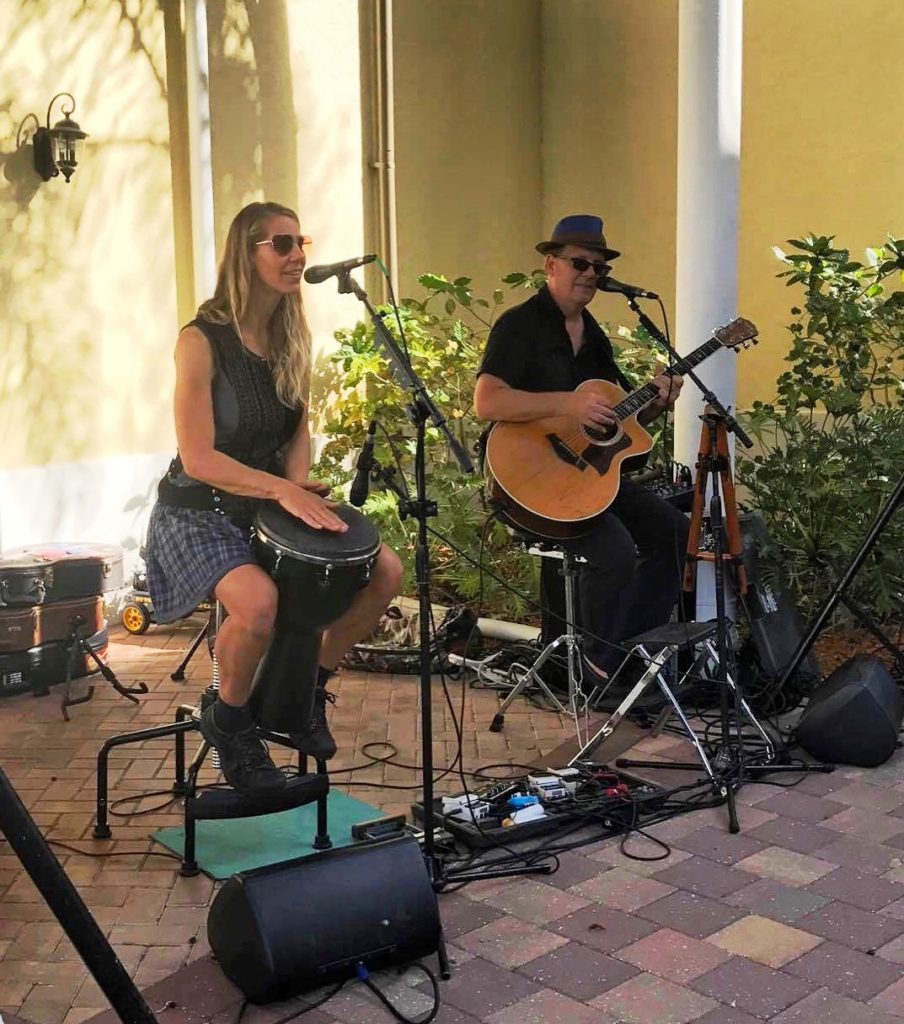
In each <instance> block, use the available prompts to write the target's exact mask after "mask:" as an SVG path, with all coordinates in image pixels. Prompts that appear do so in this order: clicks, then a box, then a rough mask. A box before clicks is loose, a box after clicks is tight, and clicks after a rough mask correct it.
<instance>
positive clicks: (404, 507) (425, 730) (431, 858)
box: [338, 270, 550, 978]
mask: <svg viewBox="0 0 904 1024" xmlns="http://www.w3.org/2000/svg"><path fill="white" fill-rule="evenodd" d="M338 285H339V291H340V293H345V292H351V293H353V294H354V295H356V296H357V298H358V299H360V300H361V302H362V303H363V304H364V307H365V308H366V310H367V313H368V315H369V317H370V320H371V323H372V324H373V326H374V330H375V337H376V341H377V343H378V345H379V346H380V347H381V348H382V349H383V351H384V354H385V356H386V358H387V360H388V362H389V365H390V368H391V370H392V373H393V376H394V377H395V379H396V381H397V383H398V384H399V385H400V386H401V387H402V388H404V389H405V390H407V391H409V392H410V393H411V397H412V401H411V405H410V406H409V408H408V415H409V417H410V418H411V421H412V423H413V424H414V425H415V427H416V430H417V441H416V446H415V463H414V476H415V487H416V493H415V496H414V498H412V497H411V495H410V494H409V492H408V490H407V487H406V486H405V484H404V481H403V480H401V481H400V480H399V479H397V478H396V474H395V471H394V469H393V468H391V467H390V468H387V469H385V470H384V469H383V468H382V467H380V466H379V465H378V464H377V463H374V468H373V475H374V476H375V478H376V479H380V480H382V481H383V482H384V483H385V485H386V486H387V487H388V488H389V489H390V490H392V491H393V493H394V494H395V495H396V497H397V498H398V501H399V515H400V517H401V518H402V519H406V518H408V517H409V516H410V517H411V518H413V519H416V520H417V524H418V530H417V545H416V556H415V569H416V572H415V575H416V579H417V593H418V611H419V626H420V648H421V650H420V699H421V743H422V766H423V767H422V771H423V819H422V822H421V824H422V827H423V830H424V858H425V860H426V863H427V870H428V872H429V874H430V878H431V881H432V884H433V888H434V889H435V890H436V891H437V892H440V891H442V890H443V889H444V888H445V887H446V886H447V885H451V884H458V883H463V882H471V881H480V880H482V879H487V878H505V877H508V876H510V875H520V874H529V873H543V874H548V873H549V871H550V868H549V866H548V865H542V866H537V867H534V866H529V865H524V866H523V867H507V868H493V867H487V868H483V869H477V870H474V871H447V870H446V869H445V868H444V866H443V864H442V863H441V861H440V860H439V859H438V858H437V856H436V847H435V834H434V833H435V829H436V825H435V813H436V812H435V808H434V797H433V707H432V685H431V673H430V668H431V664H430V661H431V659H430V649H431V638H430V622H431V606H430V554H429V549H428V547H427V520H428V518H429V517H430V516H435V515H436V514H437V508H436V502H435V501H431V500H429V499H428V498H427V493H426V486H427V473H426V460H425V446H424V439H425V430H426V424H427V420H428V419H429V420H431V422H432V423H433V424H434V426H435V427H437V428H438V429H439V430H440V431H441V432H442V433H443V435H444V436H445V438H446V442H447V444H448V445H449V448H450V450H451V452H452V454H453V456H454V458H455V460H456V461H457V463H458V465H459V467H460V468H461V470H462V472H464V473H467V474H472V473H473V472H474V466H473V465H472V463H471V460H470V458H469V457H468V454H467V452H466V451H465V450H464V448H463V447H462V445H461V443H460V442H459V440H458V439H457V438H456V437H455V436H454V435H453V434H452V432H451V431H450V429H449V425H448V424H447V423H446V420H445V418H444V417H443V415H442V413H441V412H440V410H439V409H438V408H437V406H436V404H435V403H434V401H433V399H432V398H431V397H430V394H429V393H428V391H427V388H426V386H425V385H424V382H423V381H422V380H421V379H420V377H419V376H418V375H417V373H416V372H415V370H414V368H413V367H412V366H411V363H410V361H409V359H408V356H407V355H406V353H404V352H403V351H402V349H401V348H400V347H399V345H398V344H397V342H396V340H395V339H394V338H393V336H392V335H391V334H390V332H389V330H388V328H387V327H386V324H385V323H384V322H383V318H382V317H381V316H380V315H379V314H378V313H377V312H376V310H375V309H374V308H373V306H372V305H371V303H370V301H369V299H368V297H367V293H366V292H365V291H364V289H363V288H362V287H361V286H360V285H359V284H358V282H357V281H355V280H354V278H353V277H352V276H351V272H350V270H346V271H342V272H340V273H339V275H338ZM440 970H441V972H442V975H443V977H445V978H448V977H450V972H449V964H448V960H447V959H446V956H445V950H444V949H443V948H442V947H441V949H440Z"/></svg>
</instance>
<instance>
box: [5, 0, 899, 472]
mask: <svg viewBox="0 0 904 1024" xmlns="http://www.w3.org/2000/svg"><path fill="white" fill-rule="evenodd" d="M393 7H394V12H393V20H394V26H395V36H394V40H393V46H392V55H393V58H394V64H395V107H394V113H395V120H396V150H395V156H396V190H397V203H398V240H399V262H400V271H401V281H402V291H403V293H408V292H410V291H411V290H412V289H413V288H414V279H415V277H416V275H417V274H419V273H421V272H422V271H424V270H427V269H430V270H435V271H440V272H444V273H447V274H450V275H453V276H455V275H458V274H469V275H471V276H474V277H475V278H476V283H477V285H478V287H480V288H481V289H484V290H485V289H486V288H487V287H489V286H491V285H492V284H493V283H494V282H495V280H496V279H497V278H498V276H499V275H500V274H504V273H506V272H507V271H509V270H511V269H513V268H516V267H517V268H521V269H529V268H530V267H531V266H533V265H536V264H537V263H538V262H539V260H538V258H537V256H536V254H535V253H534V251H533V245H534V243H535V242H536V241H537V240H538V239H539V238H540V237H541V236H543V235H545V234H546V232H547V231H548V230H549V228H550V227H551V226H552V223H553V222H554V220H555V219H557V218H558V217H559V216H560V215H561V214H563V213H566V212H576V211H579V210H581V211H583V210H587V211H590V210H595V211H598V212H600V213H601V214H602V215H603V216H604V218H605V220H606V224H607V231H608V234H609V236H610V241H611V242H612V243H613V244H615V245H616V246H617V247H618V248H621V249H622V250H623V252H624V254H625V255H624V257H623V259H622V260H621V261H620V263H619V264H618V272H619V276H620V277H623V278H624V279H626V280H630V281H637V282H638V283H643V284H647V285H649V286H651V287H653V288H655V289H656V290H657V291H659V292H661V293H662V294H663V296H664V298H665V299H666V303H667V306H668V308H669V310H670V312H671V310H672V305H673V299H674V294H673V293H674V261H675V248H674V246H675V242H674V239H675V148H676V147H675V140H676V127H677V126H676V101H675V95H676V69H677V45H678V39H677V0H632V3H631V4H625V3H623V2H621V0H456V2H455V3H449V2H447V0H395V3H394V5H393ZM166 10H167V11H168V12H173V11H174V10H175V11H177V21H176V24H177V27H178V12H179V10H180V5H179V4H178V3H175V2H174V3H170V4H169V5H168V6H167V7H166ZM129 11H130V13H136V14H137V16H136V17H135V18H134V19H132V18H127V17H126V16H125V14H124V13H123V8H122V6H121V5H120V4H119V3H114V2H112V0H90V2H88V3H87V4H86V3H83V2H82V0H53V2H52V3H51V2H50V0H31V2H29V3H24V2H22V0H18V2H17V0H0V21H2V23H3V24H4V26H5V27H8V31H7V38H6V41H5V49H4V56H3V60H2V62H0V158H2V160H3V164H4V167H3V175H2V176H0V227H2V229H3V231H4V236H5V238H6V239H7V243H8V244H7V245H6V246H5V247H4V249H3V251H2V254H0V432H2V437H3V442H4V443H3V445H2V447H0V470H3V469H11V468H15V467H22V466H40V465H43V464H46V463H52V462H61V461H67V460H70V461H72V460H75V461H77V460H79V459H86V458H97V457H107V456H109V457H113V456H117V455H128V454H129V453H142V452H144V453H146V452H159V451H166V450H169V449H170V448H171V446H172V442H173V436H172V427H171V424H170V390H171V385H172V368H171V366H172V364H171V351H172V341H173V337H174V335H175V331H176V329H177V327H178V325H179V322H180V318H184V312H185V309H186V308H187V309H190V308H191V303H186V300H185V296H186V295H187V294H189V292H190V291H191V282H186V278H187V277H189V276H190V272H191V264H190V261H188V262H187V261H186V251H187V248H186V244H185V225H186V224H187V223H188V221H189V219H190V218H189V215H190V213H191V211H190V209H188V208H187V202H188V200H187V192H186V190H185V188H184V187H179V186H180V181H181V185H182V186H184V177H183V179H180V178H179V173H177V174H176V175H175V176H174V175H173V174H172V173H171V167H170V154H171V147H170V132H171V130H173V131H175V132H176V133H177V135H179V136H180V137H179V138H178V139H177V141H178V142H179V146H180V147H182V145H183V143H184V140H183V139H181V132H183V131H184V129H185V120H184V113H183V114H182V115H181V119H180V111H182V108H183V107H184V88H185V85H184V81H183V79H182V78H181V77H180V75H179V74H176V71H177V70H181V69H177V68H176V66H175V64H174V60H175V59H177V58H178V56H179V51H178V47H177V46H174V45H173V37H172V28H173V24H174V22H173V19H172V17H170V22H169V25H170V29H171V32H170V37H169V38H168V39H167V40H165V39H164V18H163V14H162V13H161V5H160V4H159V3H158V2H157V0H141V2H139V3H136V4H134V5H132V7H130V8H129ZM208 15H209V19H208V20H209V25H210V44H211V69H210V70H211V76H210V83H211V111H212V116H213V180H212V188H213V196H214V204H215V223H216V229H217V230H216V234H217V243H218V247H217V248H218V250H219V244H221V243H222V236H223V232H224V229H225V225H226V224H227V223H228V221H229V219H230V218H231V217H232V215H233V213H234V212H235V210H236V209H237V208H238V207H239V206H240V205H241V204H242V203H243V202H246V201H248V200H249V199H253V198H260V197H262V196H265V195H266V196H268V197H272V198H276V199H280V200H283V201H286V202H289V203H290V204H293V205H295V206H297V208H298V209H299V213H300V215H301V218H302V225H303V228H304V230H306V231H308V232H309V233H310V234H312V235H313V236H314V238H315V247H314V251H313V254H312V258H313V259H314V260H315V261H316V262H324V261H330V260H334V259H340V258H343V257H346V256H353V255H357V254H359V253H362V252H364V251H367V250H368V249H369V248H372V247H373V246H374V239H373V237H372V235H371V233H370V228H367V229H366V228H365V225H367V224H369V223H370V221H372V218H369V217H368V211H367V209H366V206H367V203H368V202H369V196H370V195H371V190H370V185H371V184H372V180H371V179H372V173H373V169H372V168H370V166H369V160H370V159H371V158H372V157H373V154H372V153H366V152H365V151H364V149H363V147H362V120H363V121H367V120H368V118H371V117H372V116H373V111H372V109H371V104H372V102H373V99H374V97H373V86H374V83H373V82H371V81H370V80H369V78H368V77H367V74H368V72H367V67H369V63H370V61H371V58H372V57H373V48H374V47H375V46H376V44H377V41H376V40H375V39H373V38H372V37H371V36H367V35H365V36H359V20H358V19H359V5H358V4H357V3H356V2H355V0H331V2H330V3H329V4H325V3H322V2H320V0H291V2H289V0H268V3H267V4H253V5H250V6H246V5H245V4H244V3H243V2H242V0H209V3H208ZM61 25H65V28H66V30H65V32H61V31H60V30H59V29H60V26H61ZM902 40H904V5H902V4H900V3H899V2H898V0H876V2H874V3H873V4H871V5H870V14H869V17H864V16H863V8H862V5H861V4H860V3H859V2H857V0H823V2H821V3H820V4H819V5H814V4H813V3H812V2H811V0H756V2H748V3H747V4H746V5H745V23H744V42H745V53H744V86H743V104H744V107H743V127H742V167H741V211H740V212H741V216H740V224H741V228H740V232H741V237H740V246H739V259H740V293H739V303H738V305H739V312H741V313H743V314H744V315H746V316H748V317H750V318H751V319H753V320H755V321H756V322H757V323H758V324H759V326H760V329H761V336H762V341H761V344H760V346H759V348H758V349H757V350H755V351H754V352H748V353H746V354H745V355H744V356H743V357H742V359H743V363H742V370H741V377H740V382H739V392H738V398H739V404H740V405H742V406H743V405H744V404H746V403H749V402H750V401H751V400H753V399H754V398H756V397H768V395H769V394H770V393H771V388H772V382H773V381H774V379H775V376H776V375H777V373H778V372H780V370H781V361H782V356H783V354H784V352H785V349H786V338H785V335H784V332H783V326H784V324H785V323H786V321H787V309H788V306H789V305H790V304H791V296H790V295H789V293H788V292H787V291H786V290H785V288H784V285H783V284H782V283H781V282H778V281H776V280H775V277H774V274H775V272H776V270H777V269H779V267H778V264H777V263H776V262H775V260H774V257H773V256H772V253H771V246H772V245H773V244H774V243H781V242H782V241H783V240H784V239H785V238H788V237H792V236H794V235H796V234H800V233H801V232H806V231H808V230H815V231H819V232H823V233H833V232H834V233H836V234H837V235H838V237H839V239H840V240H843V241H844V242H845V243H847V244H849V245H850V246H851V248H852V249H853V250H854V251H855V252H857V251H858V250H860V249H862V247H863V246H865V245H866V244H870V243H876V242H879V241H881V240H882V238H883V237H884V235H885V233H886V231H892V232H895V233H898V234H901V233H902V232H904V225H902V223H901V221H902V213H904V210H902V204H904V199H902V190H901V187H900V171H899V169H900V167H901V165H902V159H901V158H902V155H904V154H902V129H901V122H900V110H901V108H902V100H904V70H902V68H901V64H900V61H898V60H897V54H898V51H899V49H900V43H901V42H902ZM167 58H169V60H170V68H169V71H170V73H169V74H168V69H167ZM362 67H363V68H365V71H364V72H362V70H361V69H362ZM168 82H169V83H170V85H169V89H168V85H167V83H168ZM61 88H67V89H69V90H70V91H72V92H73V93H74V94H75V95H76V98H77V100H78V108H77V110H76V114H75V117H76V119H77V120H79V121H80V122H81V123H82V125H83V127H84V128H85V130H87V131H88V132H89V133H90V138H89V140H88V143H87V146H86V149H85V153H84V159H83V161H82V164H81V166H80V167H79V169H78V171H77V172H76V175H75V177H74V178H73V180H72V182H71V183H70V184H69V185H66V184H65V183H64V182H63V181H62V180H60V179H56V180H53V181H51V182H49V183H46V184H45V183H41V184H38V183H37V180H36V177H35V175H34V172H33V171H31V169H30V166H29V162H28V161H29V156H30V150H29V149H28V147H27V146H26V147H25V148H24V149H21V150H20V151H19V152H16V151H15V141H16V130H17V128H18V126H19V125H20V123H21V121H22V119H23V118H24V116H25V115H26V114H27V113H28V112H29V111H34V112H35V113H37V114H38V116H39V118H40V119H41V121H42V122H43V119H44V116H45V110H46V104H47V101H48V100H49V98H50V96H52V95H53V94H54V93H55V92H57V91H59V90H60V89H61ZM57 116H58V114H57V113H55V114H54V119H56V117H57ZM172 152H173V153H175V154H176V162H177V164H178V167H177V172H184V166H183V165H184V152H183V149H182V148H178V149H177V148H174V149H172ZM174 181H175V182H176V184H177V187H176V189H175V191H174ZM174 224H175V232H174ZM174 239H176V240H177V241H174ZM177 248H178V250H179V258H178V260H177V259H176V249H177ZM383 255H384V256H386V255H388V254H386V253H384V254H383ZM177 280H178V281H179V283H180V300H179V311H178V312H177V307H176V294H177V290H176V281H177ZM306 291H307V299H308V304H309V313H310V316H311V320H312V322H313V325H314V329H315V336H316V338H317V342H318V345H319V346H327V345H329V343H330V338H331V334H332V331H333V330H334V329H335V327H336V326H337V325H339V324H341V323H349V322H351V321H353V320H355V319H357V318H358V317H359V316H360V313H361V309H360V307H359V306H358V304H357V303H356V301H355V300H354V299H353V298H351V297H349V296H339V295H337V294H336V292H335V286H334V284H333V283H332V282H331V283H328V284H324V285H320V286H315V287H308V288H307V289H306ZM200 297H201V296H198V298H200ZM595 309H596V311H597V313H598V315H600V316H601V317H602V318H604V319H613V320H619V319H627V318H628V317H629V314H628V313H627V311H626V310H625V307H624V304H623V303H622V301H621V300H620V299H619V298H618V297H617V296H604V297H601V298H600V299H598V300H597V304H596V307H595Z"/></svg>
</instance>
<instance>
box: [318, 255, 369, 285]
mask: <svg viewBox="0 0 904 1024" xmlns="http://www.w3.org/2000/svg"><path fill="white" fill-rule="evenodd" d="M376 258H377V257H376V254H375V253H371V254H370V255H369V256H355V258H354V259H351V260H341V261H340V262H339V263H321V264H318V265H317V266H315V267H308V269H307V270H306V271H305V272H304V279H305V281H307V282H308V284H320V282H321V281H325V280H326V279H327V278H328V277H332V276H333V275H334V274H345V273H347V272H348V271H349V270H354V269H355V267H363V266H364V264H365V263H373V261H374V260H375V259H376Z"/></svg>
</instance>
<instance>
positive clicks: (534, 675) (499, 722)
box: [490, 636, 568, 732]
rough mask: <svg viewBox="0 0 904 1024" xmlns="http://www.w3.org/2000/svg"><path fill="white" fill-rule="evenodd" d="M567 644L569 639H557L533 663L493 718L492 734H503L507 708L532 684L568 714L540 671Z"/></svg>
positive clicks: (555, 705) (561, 637)
mask: <svg viewBox="0 0 904 1024" xmlns="http://www.w3.org/2000/svg"><path fill="white" fill-rule="evenodd" d="M565 643H567V637H564V636H560V637H556V639H555V640H553V642H552V643H551V644H548V645H547V646H546V647H545V648H544V649H543V652H542V653H541V655H540V657H539V658H537V660H536V661H535V662H534V663H533V665H532V666H531V668H530V670H529V671H528V672H527V674H526V675H525V676H524V677H523V678H522V679H520V680H519V681H518V683H517V684H516V685H515V687H514V689H512V690H511V691H510V692H509V693H508V694H507V696H506V698H505V700H504V701H503V702H502V704H501V705H500V706H499V710H498V711H497V712H496V714H495V715H494V716H493V721H492V722H491V723H490V732H501V731H502V726H503V725H504V724H505V712H506V708H508V706H509V705H510V704H511V703H512V701H513V700H514V699H515V698H516V697H518V696H520V695H521V694H522V693H523V692H524V690H526V689H527V687H528V686H530V685H531V684H532V683H535V684H536V685H537V686H538V687H539V688H540V690H542V692H543V694H544V696H545V697H546V698H547V699H548V700H549V701H550V702H551V703H552V705H553V707H555V709H556V710H557V711H559V712H560V713H561V714H563V715H567V714H568V709H567V708H566V707H565V705H564V704H563V703H562V702H561V701H560V700H559V699H558V697H556V695H555V694H554V693H553V692H552V690H550V688H549V687H548V686H547V685H546V683H544V682H543V679H542V678H541V676H540V669H541V668H542V667H543V665H544V664H545V662H546V661H548V660H549V658H550V657H552V655H553V654H554V653H555V651H556V650H558V648H559V647H561V646H562V644H565Z"/></svg>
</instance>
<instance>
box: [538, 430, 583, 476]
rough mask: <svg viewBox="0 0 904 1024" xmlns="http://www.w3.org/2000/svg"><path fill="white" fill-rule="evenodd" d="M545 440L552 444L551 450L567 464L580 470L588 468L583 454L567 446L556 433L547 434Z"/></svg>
mask: <svg viewBox="0 0 904 1024" xmlns="http://www.w3.org/2000/svg"><path fill="white" fill-rule="evenodd" d="M546 440H547V441H549V443H550V444H551V445H552V450H553V451H554V452H555V453H556V455H557V456H558V457H559V458H560V459H561V460H562V461H563V462H567V463H568V465H569V466H574V467H575V468H577V469H579V470H581V472H583V471H584V470H585V469H590V463H589V462H588V461H587V460H586V459H585V458H584V457H583V456H581V455H578V453H577V452H576V451H573V450H572V449H571V448H569V447H568V445H567V444H565V442H564V441H563V440H562V438H561V437H559V435H558V434H547V435H546Z"/></svg>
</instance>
